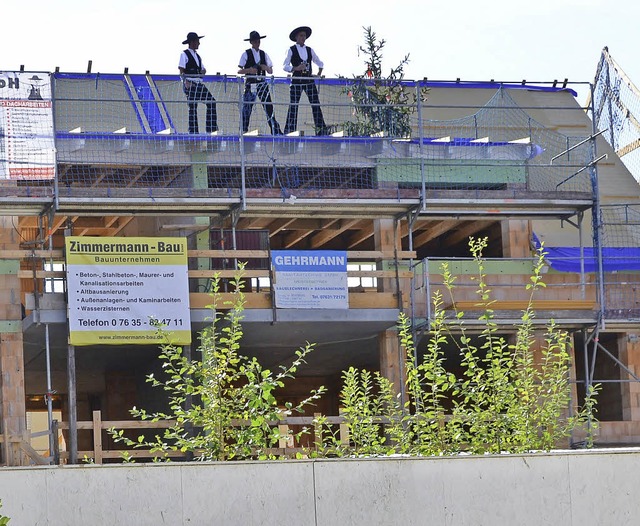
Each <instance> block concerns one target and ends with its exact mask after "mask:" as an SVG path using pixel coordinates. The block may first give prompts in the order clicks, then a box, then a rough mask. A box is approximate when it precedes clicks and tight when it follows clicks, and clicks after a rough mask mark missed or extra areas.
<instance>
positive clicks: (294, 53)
mask: <svg viewBox="0 0 640 526" xmlns="http://www.w3.org/2000/svg"><path fill="white" fill-rule="evenodd" d="M305 47H306V48H307V69H306V70H305V71H294V72H292V75H293V76H294V77H310V76H311V75H312V71H311V56H312V55H311V48H310V47H309V46H305ZM300 64H302V59H301V58H300V53H298V47H297V46H295V45H293V46H291V65H292V66H293V67H294V68H295V67H296V66H299V65H300Z"/></svg>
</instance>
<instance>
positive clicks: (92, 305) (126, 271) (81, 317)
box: [66, 236, 191, 345]
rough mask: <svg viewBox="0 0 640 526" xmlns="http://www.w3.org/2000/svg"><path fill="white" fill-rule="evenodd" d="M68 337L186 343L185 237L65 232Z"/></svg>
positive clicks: (73, 340) (90, 341)
mask: <svg viewBox="0 0 640 526" xmlns="http://www.w3.org/2000/svg"><path fill="white" fill-rule="evenodd" d="M66 256H67V290H68V297H69V343H70V344H71V345H148V344H156V343H163V342H165V340H164V339H162V338H159V335H158V332H157V327H158V326H161V327H163V328H164V329H165V331H164V332H165V333H166V334H167V335H168V336H169V339H170V341H172V342H173V343H175V344H178V345H188V344H190V343H191V319H190V311H189V279H188V278H189V277H188V267H187V240H186V238H175V237H152V238H150V237H88V236H82V237H80V236H69V237H67V238H66Z"/></svg>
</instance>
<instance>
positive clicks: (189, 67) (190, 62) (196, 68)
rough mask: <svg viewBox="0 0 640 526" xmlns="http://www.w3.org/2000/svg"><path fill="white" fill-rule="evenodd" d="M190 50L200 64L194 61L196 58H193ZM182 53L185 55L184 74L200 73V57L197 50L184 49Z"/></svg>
mask: <svg viewBox="0 0 640 526" xmlns="http://www.w3.org/2000/svg"><path fill="white" fill-rule="evenodd" d="M191 51H193V52H194V53H195V54H196V55H197V57H198V61H199V62H200V64H198V62H196V59H195V58H193V54H192V53H191ZM184 53H185V54H186V55H187V64H186V65H185V68H184V72H185V75H201V74H202V66H201V65H202V59H201V58H200V55H198V52H197V51H194V50H188V49H185V50H184Z"/></svg>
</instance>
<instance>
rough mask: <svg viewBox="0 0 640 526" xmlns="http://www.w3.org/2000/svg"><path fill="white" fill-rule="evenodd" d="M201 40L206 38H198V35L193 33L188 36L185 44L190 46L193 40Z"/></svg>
mask: <svg viewBox="0 0 640 526" xmlns="http://www.w3.org/2000/svg"><path fill="white" fill-rule="evenodd" d="M200 38H204V35H202V36H201V37H200V36H198V33H194V32H193V31H192V32H191V33H189V34H188V35H187V39H186V40H185V41H184V42H183V44H188V43H189V42H192V41H193V40H198V39H200Z"/></svg>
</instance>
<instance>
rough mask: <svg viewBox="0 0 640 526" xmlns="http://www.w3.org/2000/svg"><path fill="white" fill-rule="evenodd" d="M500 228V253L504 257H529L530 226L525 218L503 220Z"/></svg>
mask: <svg viewBox="0 0 640 526" xmlns="http://www.w3.org/2000/svg"><path fill="white" fill-rule="evenodd" d="M500 226H501V228H502V255H503V257H505V258H529V257H531V247H530V243H529V241H530V239H531V233H530V226H529V221H527V220H526V219H512V220H505V221H502V222H501V223H500Z"/></svg>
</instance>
